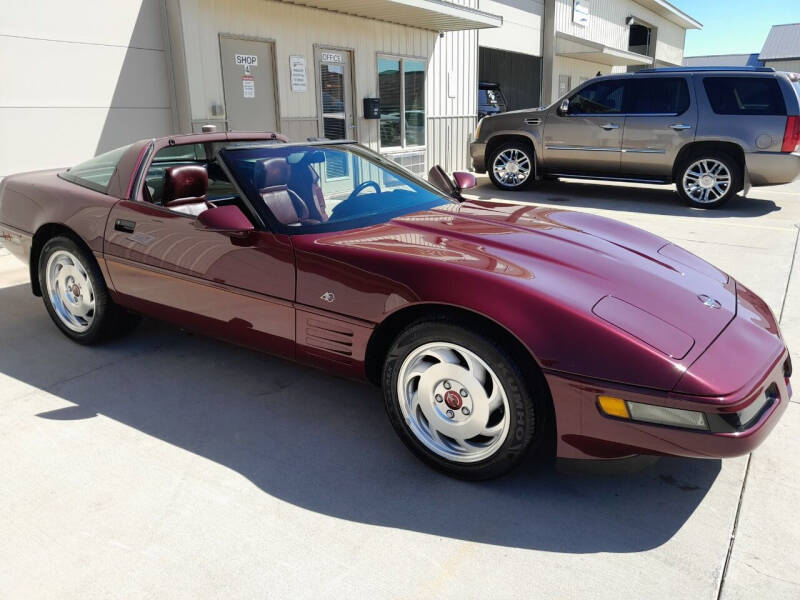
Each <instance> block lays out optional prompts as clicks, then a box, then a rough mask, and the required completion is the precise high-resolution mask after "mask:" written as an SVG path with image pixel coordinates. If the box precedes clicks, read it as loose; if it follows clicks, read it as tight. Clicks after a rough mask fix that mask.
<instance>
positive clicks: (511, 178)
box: [487, 142, 535, 191]
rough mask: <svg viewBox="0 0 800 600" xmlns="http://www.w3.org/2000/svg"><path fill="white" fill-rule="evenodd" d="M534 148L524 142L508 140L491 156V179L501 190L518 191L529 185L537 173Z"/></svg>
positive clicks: (488, 169)
mask: <svg viewBox="0 0 800 600" xmlns="http://www.w3.org/2000/svg"><path fill="white" fill-rule="evenodd" d="M534 160H535V157H534V154H533V149H532V148H531V147H530V146H529V145H527V144H524V143H520V142H508V143H506V144H503V145H501V146H500V147H498V148H497V149H496V150H495V151H494V152H492V155H491V156H490V157H489V164H488V165H487V166H488V168H487V171H488V172H489V179H491V180H492V183H493V184H494V185H495V187H497V188H499V189H501V190H508V191H516V190H522V189H525V188H526V187H528V186H529V185H530V184H531V182H532V181H533V179H534V175H535V163H534Z"/></svg>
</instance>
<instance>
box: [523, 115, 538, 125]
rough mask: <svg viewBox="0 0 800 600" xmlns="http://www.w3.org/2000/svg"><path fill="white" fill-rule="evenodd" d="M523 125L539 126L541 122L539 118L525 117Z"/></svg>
mask: <svg viewBox="0 0 800 600" xmlns="http://www.w3.org/2000/svg"><path fill="white" fill-rule="evenodd" d="M525 123H527V124H528V125H541V124H542V120H541V119H540V118H539V117H527V118H526V119H525Z"/></svg>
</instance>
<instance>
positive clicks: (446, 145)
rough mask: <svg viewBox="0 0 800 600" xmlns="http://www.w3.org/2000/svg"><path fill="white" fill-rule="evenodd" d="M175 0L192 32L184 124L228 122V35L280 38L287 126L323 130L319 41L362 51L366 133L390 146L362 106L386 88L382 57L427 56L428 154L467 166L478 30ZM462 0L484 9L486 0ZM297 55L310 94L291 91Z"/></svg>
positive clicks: (361, 130)
mask: <svg viewBox="0 0 800 600" xmlns="http://www.w3.org/2000/svg"><path fill="white" fill-rule="evenodd" d="M169 2H170V4H171V6H170V15H171V18H170V27H171V28H175V27H176V26H175V25H174V23H175V22H179V23H180V26H179V27H178V29H179V32H176V35H177V33H179V34H180V35H181V36H182V38H183V47H184V50H185V51H184V54H183V56H182V57H180V60H182V61H183V64H182V65H178V66H179V68H184V69H185V72H186V76H185V77H184V78H181V77H179V76H178V77H176V80H177V81H183V82H184V83H183V85H184V86H185V87H186V88H187V89H186V92H185V94H182V93H181V92H180V91H179V92H178V97H179V98H181V97H184V96H185V102H186V104H187V105H188V106H189V109H188V111H186V112H187V113H188V114H186V115H185V116H184V117H182V120H183V122H184V126H192V127H193V128H194V129H195V130H196V129H197V128H198V127H199V126H200V125H201V124H202V123H205V122H212V123H213V122H215V121H217V122H219V121H220V117H218V116H215V115H214V114H213V112H212V106H214V105H224V98H223V86H222V69H221V64H220V56H219V42H218V39H219V34H220V33H226V34H231V35H236V36H251V37H256V38H262V39H267V40H271V41H274V44H275V56H276V65H277V72H276V81H277V86H278V104H279V106H278V111H279V116H280V129H281V132H282V133H285V134H287V135H288V136H289V137H290V138H292V139H296V140H303V139H305V138H307V137H313V136H317V135H318V120H317V87H316V77H315V63H314V50H315V45H326V46H331V47H335V48H339V49H349V50H352V51H353V60H354V65H353V67H354V68H353V80H354V81H353V85H354V100H355V105H356V117H357V118H356V125H357V137H358V140H359V141H360V142H361V143H363V144H365V145H367V146H369V147H371V148H373V149H375V150H380V144H379V121H377V120H367V119H364V118H363V110H362V106H361V104H362V99H363V98H365V97H377V96H378V77H377V56H378V55H379V54H389V55H395V56H403V57H411V58H421V59H424V60H426V62H427V77H426V79H427V83H426V117H427V123H428V129H427V145H426V147H427V156H428V161H426V162H427V163H428V165H430V164H434V163H436V162H443V163H448V164H449V165H452V167H453V168H464V167H465V166H466V165H467V158H468V157H467V142H468V138H469V135H470V134H471V132H472V131H473V130H474V127H475V115H476V112H477V99H476V89H477V79H476V77H477V32H475V31H466V32H453V33H447V34H445V35H444V37H442V38H440V37H439V34H438V33H437V32H434V31H429V30H424V29H418V28H414V27H405V26H402V25H394V24H390V23H385V22H382V21H375V20H370V19H365V18H361V17H355V16H350V15H345V14H340V13H336V12H331V11H325V10H318V9H313V8H308V7H305V6H299V5H294V4H287V3H284V2H275V1H269V0H229V1H227V2H207V1H205V0H169ZM457 3H458V4H462V5H466V6H470V7H472V8H477V0H460V1H459V2H457ZM178 17H179V20H176V19H177V18H178ZM178 54H179V53H177V52H176V56H178ZM290 55H302V56H305V57H306V69H307V78H308V87H307V91H306V92H293V91H292V90H291V86H290V75H289V56H290ZM176 70H178V69H176ZM179 86H180V84H179ZM188 121H191V123H189V122H188ZM222 125H223V126H224V121H222ZM448 149H450V151H448ZM400 162H401V163H403V162H404V161H403V159H401V160H400Z"/></svg>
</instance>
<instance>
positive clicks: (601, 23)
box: [555, 0, 686, 65]
mask: <svg viewBox="0 0 800 600" xmlns="http://www.w3.org/2000/svg"><path fill="white" fill-rule="evenodd" d="M572 6H573V0H555V17H556V23H555V26H556V31H562V32H564V33H568V34H570V35H574V36H578V37H582V38H584V39H587V40H590V41H593V42H597V43H600V44H605V45H606V46H611V47H612V48H618V49H620V50H627V49H628V26H627V25H625V19H626V18H627V17H630V16H633V17H636V18H637V19H641V20H642V21H645V22H646V23H649V24H650V25H652V26H654V27H656V28H658V31H657V34H656V53H655V58H656V59H657V60H659V61H662V62H665V63H670V64H674V65H680V64H681V62H682V61H683V47H684V41H685V36H686V30H685V29H683V28H682V27H679V26H678V25H676V24H674V23H672V22H671V21H668V20H667V19H665V18H664V17H661V16H660V15H657V14H655V13H654V12H652V11H651V10H649V9H647V8H645V7H643V6H642V5H640V4H637V3H636V2H633V1H632V0H590V1H589V22H588V23H587V24H586V25H578V24H577V23H574V22H573V21H572Z"/></svg>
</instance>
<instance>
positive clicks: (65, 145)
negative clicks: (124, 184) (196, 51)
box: [0, 0, 174, 176]
mask: <svg viewBox="0 0 800 600" xmlns="http://www.w3.org/2000/svg"><path fill="white" fill-rule="evenodd" d="M163 8H164V3H163V0H141V1H135V2H134V1H132V2H125V3H107V2H99V1H96V2H90V1H87V0H85V1H83V2H61V1H60V0H49V1H43V2H9V3H4V7H3V9H2V15H3V16H2V18H1V19H0V56H2V57H3V60H0V81H3V85H2V86H0V131H2V132H3V136H2V141H0V176H2V175H6V174H9V173H13V172H16V171H22V170H31V169H41V168H48V167H61V166H67V165H71V164H75V163H77V162H80V161H82V160H85V159H87V158H90V157H91V156H93V155H94V154H96V153H99V152H104V151H106V150H110V149H112V148H114V147H117V146H121V145H123V144H127V143H129V142H131V141H134V140H136V139H141V138H143V137H146V136H150V135H164V134H167V133H170V132H171V131H173V129H174V125H173V121H172V108H171V105H172V101H171V93H170V89H171V88H170V85H169V75H168V67H167V65H168V57H167V54H168V52H167V50H166V48H165V43H164V37H165V36H164V34H163V30H162V24H163ZM87 15H90V17H87ZM26 140H31V142H28V141H26ZM41 140H50V141H56V142H57V143H46V144H42V143H40V142H41ZM34 142H35V144H36V147H35V150H34V148H33V147H31V148H27V144H29V143H34Z"/></svg>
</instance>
